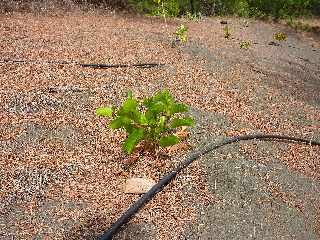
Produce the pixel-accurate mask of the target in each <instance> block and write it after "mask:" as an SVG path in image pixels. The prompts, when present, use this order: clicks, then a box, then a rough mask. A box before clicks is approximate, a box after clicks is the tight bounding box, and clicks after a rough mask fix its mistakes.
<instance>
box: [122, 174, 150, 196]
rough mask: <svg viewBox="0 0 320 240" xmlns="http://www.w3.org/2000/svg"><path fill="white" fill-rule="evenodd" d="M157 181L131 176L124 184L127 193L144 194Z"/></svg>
mask: <svg viewBox="0 0 320 240" xmlns="http://www.w3.org/2000/svg"><path fill="white" fill-rule="evenodd" d="M155 184H156V183H155V181H153V180H152V179H147V178H129V179H127V181H126V183H125V185H124V192H125V193H134V194H142V193H146V192H148V191H149V190H150V189H151V188H152V187H153V185H155Z"/></svg>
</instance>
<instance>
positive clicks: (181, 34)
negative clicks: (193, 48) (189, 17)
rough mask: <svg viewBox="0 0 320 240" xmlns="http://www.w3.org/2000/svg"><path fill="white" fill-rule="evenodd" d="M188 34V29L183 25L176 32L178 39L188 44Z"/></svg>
mask: <svg viewBox="0 0 320 240" xmlns="http://www.w3.org/2000/svg"><path fill="white" fill-rule="evenodd" d="M187 33H188V27H186V26H185V25H183V24H181V25H180V26H179V27H178V28H177V30H176V32H175V35H176V39H177V40H179V41H180V42H182V43H186V42H187V41H188V36H187Z"/></svg>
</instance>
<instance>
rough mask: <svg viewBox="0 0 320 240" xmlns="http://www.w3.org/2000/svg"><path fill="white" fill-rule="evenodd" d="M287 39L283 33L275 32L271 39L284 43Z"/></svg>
mask: <svg viewBox="0 0 320 240" xmlns="http://www.w3.org/2000/svg"><path fill="white" fill-rule="evenodd" d="M287 38H288V37H287V35H286V34H285V33H283V32H277V33H275V34H274V35H273V39H274V40H277V41H286V40H287Z"/></svg>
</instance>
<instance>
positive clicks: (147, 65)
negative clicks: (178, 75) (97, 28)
mask: <svg viewBox="0 0 320 240" xmlns="http://www.w3.org/2000/svg"><path fill="white" fill-rule="evenodd" d="M0 63H33V64H59V65H71V64H73V65H79V66H81V67H91V68H98V69H106V68H131V67H136V68H152V67H161V66H164V65H165V64H163V63H136V64H104V63H79V62H76V61H69V62H68V61H41V60H12V59H2V60H0Z"/></svg>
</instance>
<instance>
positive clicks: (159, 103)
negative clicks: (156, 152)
mask: <svg viewBox="0 0 320 240" xmlns="http://www.w3.org/2000/svg"><path fill="white" fill-rule="evenodd" d="M187 111H188V106H187V105H185V104H182V103H178V102H176V101H175V100H174V98H173V96H172V95H171V94H170V92H169V91H168V90H163V91H160V92H158V93H156V94H155V95H154V96H151V97H148V98H145V99H143V100H141V101H139V100H138V99H135V98H134V97H133V94H132V93H131V92H130V93H129V94H128V98H127V100H126V101H125V102H124V103H123V104H122V106H121V107H120V108H118V109H116V108H106V107H101V108H98V109H97V110H96V114H97V115H98V116H102V117H110V116H113V118H112V120H111V123H110V125H109V127H110V128H112V129H123V130H125V131H126V132H127V139H126V140H125V142H124V143H123V150H124V151H125V152H126V153H128V154H130V153H132V151H133V150H134V148H135V146H136V145H137V144H138V143H139V142H141V141H142V140H144V141H145V142H147V143H149V144H150V145H151V146H154V147H158V146H161V147H167V146H171V145H174V144H176V143H178V142H179V141H180V139H179V137H177V136H175V135H172V134H170V133H171V132H172V131H173V130H174V129H176V128H178V127H182V126H192V125H194V120H193V119H192V118H190V117H185V118H183V117H174V116H175V115H176V114H179V113H183V112H187Z"/></svg>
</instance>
